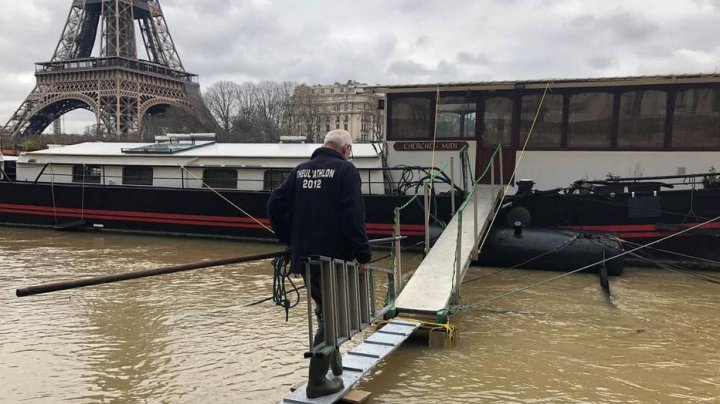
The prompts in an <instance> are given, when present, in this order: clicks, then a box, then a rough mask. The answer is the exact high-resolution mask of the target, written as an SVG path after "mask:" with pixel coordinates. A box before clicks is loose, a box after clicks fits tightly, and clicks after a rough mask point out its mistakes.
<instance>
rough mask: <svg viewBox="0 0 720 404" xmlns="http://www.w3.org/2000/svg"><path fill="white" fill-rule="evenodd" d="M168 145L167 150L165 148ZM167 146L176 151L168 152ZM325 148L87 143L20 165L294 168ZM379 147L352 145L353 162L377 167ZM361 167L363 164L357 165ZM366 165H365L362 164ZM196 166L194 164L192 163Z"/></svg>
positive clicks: (34, 155) (30, 155)
mask: <svg viewBox="0 0 720 404" xmlns="http://www.w3.org/2000/svg"><path fill="white" fill-rule="evenodd" d="M163 145H165V146H163ZM167 145H169V146H170V147H171V148H173V150H171V151H168V150H166V149H167ZM319 147H322V144H318V143H215V142H212V141H196V142H195V143H194V144H189V143H184V142H183V143H120V142H118V143H114V142H86V143H79V144H74V145H69V146H59V147H50V148H48V149H44V150H38V151H34V152H26V153H22V154H21V155H20V158H19V163H36V164H38V163H39V164H45V163H55V164H73V163H74V164H79V163H85V164H98V163H100V164H102V162H106V163H113V164H117V163H119V162H122V163H123V164H130V165H133V164H147V165H155V166H162V165H177V164H188V162H189V161H190V160H193V162H194V163H195V164H196V163H198V161H197V160H198V159H203V160H205V159H207V160H212V161H216V162H217V161H219V160H223V161H224V163H226V164H247V163H249V162H251V163H254V164H258V163H260V165H262V166H265V165H267V166H295V165H297V164H298V163H300V162H302V161H305V160H307V159H309V158H310V156H311V155H312V153H313V152H314V151H315V150H316V149H318V148H319ZM381 147H382V146H380V145H375V146H373V145H372V144H368V143H358V144H353V161H354V162H355V164H356V165H358V166H366V165H368V163H369V165H372V166H374V165H376V164H377V161H379V159H380V155H381ZM358 163H360V164H358ZM363 163H364V164H363ZM190 164H191V165H194V164H193V163H190Z"/></svg>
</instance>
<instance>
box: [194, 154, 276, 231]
mask: <svg viewBox="0 0 720 404" xmlns="http://www.w3.org/2000/svg"><path fill="white" fill-rule="evenodd" d="M180 169H181V170H183V171H185V172H186V173H188V174H190V175H191V176H192V177H193V178H195V179H196V180H198V181H200V183H201V184H203V185H204V186H205V187H206V188H207V189H209V190H211V191H212V192H214V193H215V194H217V195H218V196H219V197H220V198H222V199H224V200H225V202H227V203H229V204H230V205H232V206H233V207H234V208H235V209H237V210H239V211H240V212H242V213H243V214H244V215H245V216H247V217H249V218H250V219H252V220H253V221H255V223H257V224H259V225H260V226H262V227H263V228H265V230H267V231H269V232H270V233H272V234H275V232H274V231H273V230H272V229H271V228H269V227H267V226H266V225H265V224H264V223H262V222H261V221H260V220H258V219H257V218H255V217H254V216H253V215H251V214H249V213H248V212H246V211H245V210H243V208H241V207H239V206H238V205H236V204H234V203H233V201H231V200H230V199H228V198H226V197H225V195H223V194H221V193H220V192H218V191H217V190H216V189H215V188H213V187H211V186H209V185H208V184H207V183H206V182H205V181H203V180H202V179H201V178H198V177H197V176H196V175H195V174H193V173H192V172H190V170H188V169H187V168H185V166H184V165H181V166H180Z"/></svg>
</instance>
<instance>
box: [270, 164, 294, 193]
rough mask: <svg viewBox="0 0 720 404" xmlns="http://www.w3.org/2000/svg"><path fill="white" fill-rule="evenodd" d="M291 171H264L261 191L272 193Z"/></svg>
mask: <svg viewBox="0 0 720 404" xmlns="http://www.w3.org/2000/svg"><path fill="white" fill-rule="evenodd" d="M291 171H292V170H288V169H270V170H266V171H265V174H264V178H263V189H264V190H265V191H272V190H273V189H275V188H277V187H279V186H280V185H282V183H283V182H285V179H286V178H287V177H288V175H290V172H291Z"/></svg>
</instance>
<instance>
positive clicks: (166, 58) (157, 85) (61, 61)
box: [4, 0, 214, 140]
mask: <svg viewBox="0 0 720 404" xmlns="http://www.w3.org/2000/svg"><path fill="white" fill-rule="evenodd" d="M136 22H137V24H138V26H137V27H136V26H135V23H136ZM136 28H137V29H136ZM98 29H99V30H100V40H99V41H96V39H97V35H98ZM136 32H139V33H140V34H141V36H142V40H143V42H142V43H143V45H144V47H145V50H146V52H147V56H148V59H149V60H143V59H139V58H138V44H137V42H136ZM96 42H99V45H100V52H99V54H100V56H99V57H94V56H92V52H93V48H94V47H95V45H96ZM35 77H36V80H37V84H36V85H35V88H34V89H33V90H32V92H31V93H30V95H29V96H28V97H27V98H26V99H25V101H24V102H23V103H22V105H21V106H20V108H18V110H17V111H16V112H15V113H14V114H13V116H12V117H11V118H10V120H9V121H8V123H7V124H6V125H5V129H4V132H5V134H7V135H12V136H14V137H15V138H19V137H24V136H26V135H30V134H38V133H42V132H43V131H44V130H45V128H47V127H48V126H49V125H50V124H52V122H53V121H55V120H56V119H57V118H59V117H60V116H62V115H64V114H65V113H67V112H70V111H72V110H75V109H79V108H82V109H86V110H88V111H90V112H92V113H93V114H94V115H95V119H96V124H97V126H98V128H101V127H102V126H104V127H105V129H106V132H107V133H108V134H114V135H115V137H116V138H118V140H119V139H123V140H125V139H128V138H132V137H138V136H140V134H141V132H142V129H143V120H144V118H145V117H146V115H147V114H154V113H161V112H166V111H167V110H168V109H170V108H172V107H175V108H179V109H180V110H181V111H183V112H184V113H187V114H189V115H191V116H193V117H194V118H195V119H196V120H197V122H199V123H200V124H201V125H204V126H205V127H206V128H212V127H214V124H213V123H212V122H213V121H212V118H211V116H210V114H209V112H208V110H207V108H206V107H205V104H204V103H203V101H202V98H201V96H200V87H199V85H198V83H197V75H195V74H192V73H188V72H186V71H185V68H184V67H183V64H182V62H181V61H180V57H179V56H178V52H177V50H176V49H175V44H174V43H173V40H172V38H171V36H170V31H169V30H168V27H167V23H166V22H165V17H164V16H163V12H162V9H161V8H160V2H159V1H158V0H73V1H72V7H71V8H70V13H69V14H68V17H67V21H66V23H65V28H64V29H63V32H62V35H61V37H60V41H59V42H58V44H57V47H56V48H55V53H54V54H53V56H52V59H51V60H50V61H49V62H42V63H36V69H35Z"/></svg>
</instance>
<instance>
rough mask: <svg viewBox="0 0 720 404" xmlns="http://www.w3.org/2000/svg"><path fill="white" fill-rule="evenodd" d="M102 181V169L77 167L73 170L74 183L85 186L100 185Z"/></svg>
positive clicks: (84, 166) (85, 166)
mask: <svg viewBox="0 0 720 404" xmlns="http://www.w3.org/2000/svg"><path fill="white" fill-rule="evenodd" d="M101 179H102V167H100V166H88V165H84V164H83V165H77V166H73V168H72V180H73V182H81V183H85V184H99V183H100V181H101Z"/></svg>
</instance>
